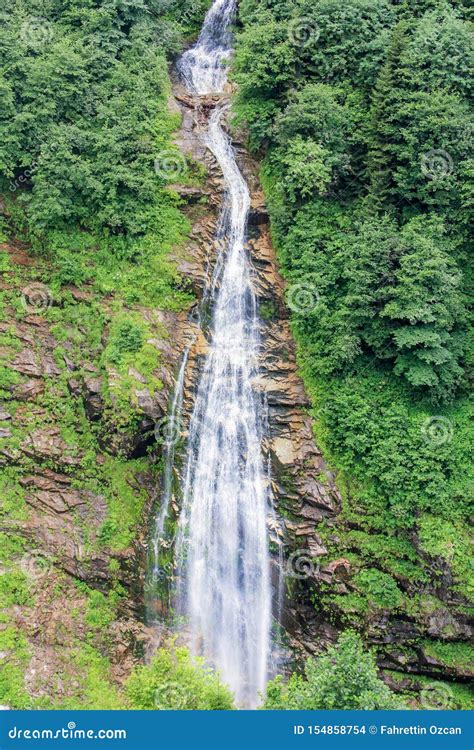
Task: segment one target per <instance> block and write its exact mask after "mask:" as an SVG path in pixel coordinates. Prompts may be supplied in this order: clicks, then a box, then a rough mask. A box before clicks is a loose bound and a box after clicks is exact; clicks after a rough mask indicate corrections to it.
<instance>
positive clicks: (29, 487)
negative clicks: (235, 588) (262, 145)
mask: <svg viewBox="0 0 474 750" xmlns="http://www.w3.org/2000/svg"><path fill="white" fill-rule="evenodd" d="M205 6H206V2H204V1H203V2H199V1H197V2H196V1H193V2H187V1H186V2H184V1H181V0H176V2H166V3H160V4H159V7H158V4H156V7H155V6H154V4H149V3H145V2H142V1H141V0H138V1H134V2H128V1H127V0H125V1H122V0H108V1H107V2H99V1H98V2H95V1H92V2H91V1H90V0H47V2H43V1H42V0H41V1H40V0H33V1H32V2H28V3H25V2H23V1H22V0H6V2H4V3H3V4H2V8H1V11H0V14H1V24H0V192H1V199H0V205H1V208H2V221H1V225H0V230H1V238H0V242H1V243H2V244H1V251H2V252H1V256H0V257H1V264H0V270H1V274H2V276H1V286H0V309H1V313H2V314H1V317H2V323H1V324H0V325H1V345H2V352H1V357H2V362H1V369H0V394H1V398H2V409H1V410H0V436H1V446H0V464H1V466H2V472H1V478H0V487H1V491H2V492H1V495H2V496H1V500H0V517H1V523H2V545H1V551H0V554H1V565H2V576H1V577H0V609H1V612H0V622H1V625H0V631H1V632H0V640H1V644H2V645H1V647H0V650H1V651H2V661H1V666H0V672H1V674H0V704H2V705H3V704H6V705H9V706H11V707H15V708H31V707H46V708H47V707H55V708H119V707H123V706H124V705H125V703H124V697H123V694H122V693H123V691H121V689H120V686H121V683H122V682H123V678H124V674H126V673H127V671H130V669H131V667H132V665H133V663H134V662H135V661H136V660H137V659H139V658H140V655H141V650H142V649H143V641H142V640H141V635H140V630H139V628H138V629H137V626H138V623H137V621H136V619H135V618H134V613H133V612H132V611H131V610H130V606H131V600H130V598H129V597H130V593H131V591H132V589H133V587H134V586H135V585H136V584H135V582H134V578H135V575H136V574H135V573H134V572H133V567H134V566H135V567H137V565H138V563H137V561H136V559H135V552H134V549H133V546H132V545H133V543H134V541H135V540H136V539H137V536H138V535H139V534H140V533H143V526H144V523H145V522H146V515H147V512H148V510H147V508H148V506H149V504H150V502H151V500H150V498H152V497H153V491H154V487H155V486H156V481H157V479H156V470H157V469H158V468H159V467H153V465H152V462H150V461H149V460H147V457H146V452H147V445H148V443H149V442H150V436H149V434H148V437H147V432H146V431H147V430H148V433H150V431H151V435H152V436H153V427H154V421H153V417H150V416H147V414H146V412H147V411H148V412H149V413H150V414H151V413H153V410H154V409H155V408H157V404H159V402H160V393H161V391H162V390H163V388H164V382H163V356H162V351H163V350H164V349H165V348H166V346H167V338H168V337H169V333H168V332H167V330H166V327H165V326H164V324H163V322H162V317H163V316H162V313H160V311H163V310H168V311H176V310H180V309H183V308H185V307H186V306H187V305H188V304H189V302H190V300H191V299H192V295H191V294H190V292H189V289H188V287H187V285H186V283H185V281H184V280H183V279H181V278H180V276H179V274H178V272H177V270H176V266H175V262H173V261H172V260H171V257H170V251H172V250H173V251H175V250H176V248H177V247H178V246H179V244H180V243H182V241H183V239H184V237H185V236H186V233H187V231H188V229H189V226H188V222H187V219H186V217H185V215H184V213H183V212H182V210H181V205H180V204H181V201H180V199H179V197H178V196H177V194H176V193H174V192H173V191H172V190H170V189H169V185H171V184H172V183H173V182H176V181H177V180H180V181H188V182H192V181H193V180H194V181H195V180H196V179H199V177H200V175H199V173H198V172H196V170H195V167H194V165H193V164H189V163H188V162H187V161H186V159H185V157H184V156H183V155H182V154H181V153H180V152H179V151H178V149H177V148H176V147H175V145H174V144H173V142H172V134H173V131H174V130H175V129H176V128H177V126H178V125H179V117H178V116H177V115H176V114H173V113H172V112H171V111H170V108H169V102H168V98H169V95H170V82H169V78H168V70H167V66H168V58H169V56H170V55H172V54H174V53H175V52H176V51H177V50H178V48H179V47H180V45H181V44H182V43H183V39H184V38H185V37H186V36H187V35H189V34H193V33H195V31H196V29H197V28H198V26H199V24H200V22H201V20H202V16H203V13H204V9H205ZM165 402H166V396H165V397H164V406H166V403H165ZM157 413H159V412H157ZM151 442H152V441H151ZM89 584H90V585H89ZM98 589H99V590H98ZM119 654H121V655H120V656H119ZM120 661H121V662H122V666H120V665H119V662H120ZM38 665H39V666H38Z"/></svg>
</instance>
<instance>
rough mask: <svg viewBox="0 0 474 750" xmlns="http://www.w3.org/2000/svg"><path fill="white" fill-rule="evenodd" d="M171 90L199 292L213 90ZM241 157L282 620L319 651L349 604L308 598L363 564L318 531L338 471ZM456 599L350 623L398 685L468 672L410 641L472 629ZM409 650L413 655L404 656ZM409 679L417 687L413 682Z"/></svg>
mask: <svg viewBox="0 0 474 750" xmlns="http://www.w3.org/2000/svg"><path fill="white" fill-rule="evenodd" d="M174 92H175V105H176V106H177V108H178V109H179V111H180V112H181V115H182V127H181V130H180V132H179V135H178V138H177V145H178V146H179V147H180V148H181V149H182V150H183V151H184V152H185V153H187V154H189V155H190V156H191V157H192V158H193V159H195V160H196V161H198V162H201V163H202V164H203V165H204V166H205V168H206V170H207V173H208V178H207V180H206V187H205V189H203V190H202V191H201V200H203V199H204V200H205V201H206V203H207V211H206V214H205V216H202V215H200V216H199V217H198V219H197V220H196V221H195V223H194V225H193V229H192V235H191V241H190V244H189V246H188V248H187V255H186V259H185V260H183V261H181V265H180V267H181V271H182V272H184V273H190V274H192V277H193V284H194V288H195V290H196V291H197V293H198V295H199V296H202V294H203V292H204V290H205V287H206V283H208V281H209V278H210V275H211V272H212V268H213V265H214V263H215V260H216V257H217V253H218V249H219V248H217V247H216V246H215V242H214V232H215V228H216V224H217V218H218V212H219V208H220V206H221V203H222V197H223V196H222V192H223V184H222V176H221V174H220V173H219V169H218V166H217V164H216V163H215V162H214V159H213V157H212V156H211V154H210V153H209V152H207V151H206V150H205V149H204V148H203V146H202V141H201V140H200V136H201V135H202V132H203V129H204V128H205V126H206V118H207V116H208V112H209V109H210V107H211V106H214V104H215V103H216V97H209V98H208V99H206V98H204V99H203V98H200V99H195V98H193V97H191V96H189V94H187V93H186V92H184V91H183V90H182V89H181V87H180V86H179V84H178V83H176V82H175V86H174ZM238 161H239V166H240V168H241V170H242V172H243V174H244V176H245V178H246V180H247V182H248V184H249V186H250V189H251V212H250V216H249V240H248V249H249V253H250V256H251V259H252V263H253V267H254V283H255V289H256V292H257V295H258V298H259V304H260V309H261V311H262V328H261V337H262V347H261V361H260V367H261V375H260V377H259V380H258V382H257V383H256V384H255V385H256V387H257V388H258V389H260V390H261V391H262V392H263V393H264V394H265V399H266V403H267V405H268V425H269V430H268V439H267V441H266V444H265V446H264V449H265V450H266V451H267V453H268V455H269V456H270V460H271V466H272V480H273V484H272V489H273V496H274V499H275V506H276V509H277V513H278V519H279V520H278V522H277V524H276V527H275V529H274V540H275V541H278V542H279V543H280V544H282V545H283V548H284V559H285V562H284V566H285V571H284V572H285V575H286V576H287V580H288V581H289V586H288V595H287V598H286V605H285V608H284V612H283V624H284V626H285V628H286V631H287V634H288V636H289V640H290V645H291V647H292V649H293V652H294V654H295V655H296V656H297V657H298V655H300V656H304V655H305V654H306V655H307V654H314V653H318V652H319V651H321V650H323V649H324V648H325V647H326V646H327V645H329V644H330V643H333V642H334V641H335V640H336V639H337V636H338V633H339V632H340V630H341V629H343V628H344V627H347V611H343V610H341V608H340V607H339V605H338V604H336V603H334V605H333V606H331V607H330V608H329V609H327V608H326V610H324V611H322V610H318V609H317V608H315V606H314V604H313V603H312V602H313V601H314V600H315V597H317V596H318V592H319V591H320V590H321V589H322V588H323V589H324V590H325V591H326V592H327V591H329V592H331V593H333V594H334V595H335V596H340V595H349V596H350V595H351V593H352V592H355V591H356V587H355V585H354V584H353V581H352V578H353V575H354V573H355V572H357V571H356V570H355V569H354V566H353V564H352V563H351V561H350V560H349V559H348V558H346V557H345V556H344V555H343V554H341V553H339V555H337V554H336V555H334V553H331V554H329V553H328V549H327V546H326V543H325V542H324V541H323V540H322V538H321V535H320V532H318V528H319V529H321V528H325V529H326V530H327V529H329V532H330V536H329V539H330V540H331V544H332V546H333V547H334V545H335V546H336V548H337V542H338V524H339V523H340V521H339V516H340V512H341V505H342V499H341V495H340V493H339V491H338V488H337V485H336V477H335V475H334V473H333V472H332V471H331V470H330V468H329V467H328V466H327V464H326V462H325V460H324V457H323V455H322V453H321V450H320V449H319V448H318V446H317V444H316V443H315V440H314V434H313V428H312V419H311V417H310V415H309V408H310V406H311V405H310V402H309V399H308V396H307V394H306V392H305V389H304V386H303V382H302V380H301V378H300V377H299V375H298V371H297V364H296V354H295V345H294V341H293V338H292V335H291V332H290V329H289V323H288V317H289V315H288V310H287V308H286V305H285V302H284V291H285V284H284V281H283V279H282V278H281V276H280V274H279V272H278V266H277V262H276V258H275V253H274V249H273V247H272V243H271V238H270V228H269V218H268V213H267V211H266V208H265V201H264V196H263V193H262V190H261V188H260V186H259V182H258V177H257V175H258V164H257V163H256V162H254V161H253V160H252V159H251V158H250V157H249V156H248V154H247V153H246V152H245V151H244V150H243V149H241V148H238ZM176 187H177V190H178V192H180V194H181V195H182V196H183V197H185V198H186V200H188V202H189V203H190V204H194V202H195V201H196V199H197V195H196V189H194V190H193V191H192V193H191V194H186V192H185V190H184V189H182V188H180V187H179V186H176ZM268 311H270V313H269V314H268ZM185 329H186V333H185V335H184V338H185V339H186V341H187V342H188V344H189V342H191V348H190V353H189V358H188V366H187V369H186V377H185V386H184V405H183V412H184V422H185V424H186V423H187V420H188V419H189V415H190V411H191V409H192V405H193V395H194V392H195V388H196V384H197V382H198V378H199V373H200V371H201V368H202V364H203V358H204V356H205V354H206V346H207V345H206V339H205V336H204V335H203V333H202V331H201V330H200V329H199V328H198V327H197V326H195V325H193V324H189V325H188V326H187V327H186V325H185ZM182 340H183V336H182ZM325 538H328V537H327V536H326V537H325ZM420 555H421V552H420ZM405 585H406V586H407V589H408V590H410V586H409V583H408V582H405ZM424 593H425V594H427V595H430V594H433V595H434V596H435V597H436V596H439V595H440V591H439V589H437V588H436V587H435V586H434V585H433V586H432V587H431V588H430V587H428V588H427V589H426V590H425V591H424ZM409 595H410V594H409ZM442 598H443V597H441V599H442ZM455 598H456V602H455V603H454V605H455V607H456V605H459V606H458V610H457V611H454V614H453V613H452V612H450V611H448V610H447V609H446V608H445V607H444V608H443V603H442V601H439V605H440V607H438V609H436V608H435V609H434V611H432V612H431V613H430V614H429V615H426V616H425V617H422V616H421V615H419V613H416V614H414V615H413V616H412V617H411V618H409V621H407V622H405V621H403V619H400V617H398V618H397V615H396V614H393V613H391V612H389V611H384V610H383V608H382V609H380V608H377V607H374V609H373V610H371V611H369V612H368V613H367V614H366V616H364V617H363V618H362V619H361V618H359V619H357V617H355V616H354V617H353V618H352V620H351V625H352V626H353V625H354V623H356V627H358V628H359V629H360V630H361V631H362V632H363V634H364V636H365V638H366V640H367V641H368V642H369V643H370V644H372V645H374V646H375V647H376V649H377V653H378V656H379V665H380V667H381V669H382V670H390V671H387V672H384V671H382V674H383V676H384V678H385V679H386V680H387V682H389V684H391V686H392V687H395V689H398V688H399V687H400V688H401V689H406V688H407V685H406V684H405V683H403V681H401V680H400V679H399V680H398V681H394V680H393V679H392V677H391V671H392V670H395V671H398V672H403V673H406V674H409V675H422V676H425V677H426V676H428V677H432V678H444V677H447V678H451V679H452V678H455V679H458V680H461V681H462V680H465V679H467V674H468V672H467V671H466V669H467V667H466V665H462V664H460V665H459V664H458V665H456V666H454V665H451V666H449V665H448V664H447V663H445V662H443V661H442V660H438V661H436V660H433V659H432V660H431V661H430V659H429V658H428V657H427V655H426V653H425V652H424V651H423V648H421V647H420V646H419V645H418V646H416V647H415V645H414V644H419V643H420V640H421V641H422V640H423V639H425V638H429V637H434V638H438V639H443V640H444V641H445V642H446V643H449V642H450V641H455V640H456V638H460V639H461V640H464V639H467V638H469V636H470V635H472V629H471V628H470V625H469V623H468V620H467V617H466V615H464V614H463V606H464V605H465V603H466V602H465V601H464V600H463V599H462V597H455ZM448 620H449V622H448ZM447 633H449V635H448V636H447V635H446V634H447ZM400 644H401V646H402V650H403V653H404V654H405V656H404V657H403V659H401V660H400V658H399V655H398V656H397V653H398V652H397V648H398V646H399V645H400ZM407 649H408V651H409V654H410V655H409V657H408V656H406V652H407ZM435 662H436V663H435ZM468 671H469V670H468ZM410 685H411V686H412V687H413V686H414V688H415V689H416V688H417V685H416V683H415V684H413V683H409V686H410ZM418 687H419V686H418Z"/></svg>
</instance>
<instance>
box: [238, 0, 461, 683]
mask: <svg viewBox="0 0 474 750" xmlns="http://www.w3.org/2000/svg"><path fill="white" fill-rule="evenodd" d="M470 13H471V11H470V10H469V8H468V3H465V2H462V1H461V2H447V1H446V0H426V2H416V1H415V0H405V2H402V3H399V2H395V1H393V2H391V1H390V0H376V1H375V2H374V0H348V2H344V3H342V4H341V3H340V2H338V1H337V0H316V1H315V0H301V1H300V0H298V2H297V1H296V0H282V2H277V3H276V2H273V0H259V1H258V2H257V0H242V2H241V4H240V15H239V18H240V25H241V29H240V32H239V34H238V38H237V45H236V46H237V51H236V58H235V64H234V71H233V78H234V80H235V82H236V83H237V85H238V88H237V93H236V97H235V103H234V113H235V122H236V125H238V124H243V125H244V126H245V127H246V129H247V132H248V134H249V142H250V146H251V148H252V149H253V150H254V151H255V152H256V153H257V154H259V156H260V157H261V158H262V172H261V176H262V181H263V184H264V188H265V192H266V196H267V202H268V206H269V210H270V218H271V226H272V234H273V239H274V242H275V245H276V248H277V251H278V257H279V260H280V263H281V265H282V269H283V273H284V275H285V277H286V279H287V285H288V288H287V300H288V306H289V308H290V311H291V321H292V327H293V332H294V335H295V338H296V340H297V343H298V349H299V364H300V370H301V372H302V374H303V377H304V380H305V383H306V387H307V390H308V392H309V394H310V396H311V398H312V403H313V409H312V413H313V416H314V424H315V433H316V437H317V441H318V443H319V445H320V447H321V448H323V449H324V452H325V455H326V457H327V458H328V459H329V460H330V461H331V462H332V464H333V466H334V467H335V468H336V469H337V470H338V484H339V487H340V490H341V492H342V494H343V508H342V512H341V514H340V515H339V516H338V517H337V519H336V520H335V521H334V522H326V523H322V524H320V525H319V526H318V533H320V535H321V538H322V539H323V542H324V545H325V547H326V548H327V550H328V556H327V557H325V558H322V559H321V560H320V562H321V565H325V564H326V563H327V562H330V561H331V560H334V559H336V558H340V557H341V556H344V557H345V558H346V559H347V560H348V562H349V563H350V566H351V569H352V576H351V578H350V581H349V582H348V584H347V586H348V588H347V586H345V587H342V588H345V589H346V590H345V591H341V592H339V593H335V591H334V587H333V586H329V585H325V584H324V583H320V584H319V585H318V587H317V588H316V589H315V590H314V592H313V600H314V605H315V607H316V608H317V610H318V611H319V612H320V613H321V614H322V615H324V616H325V617H326V618H328V619H330V620H332V621H333V622H334V624H336V625H338V626H340V625H341V623H342V624H346V625H348V624H349V625H355V626H357V627H358V628H359V629H361V630H362V631H363V632H365V633H366V634H368V635H369V636H370V637H372V638H373V639H374V640H375V641H377V640H378V639H379V638H382V640H384V642H385V643H386V644H387V645H386V646H380V647H379V659H382V660H383V658H384V655H385V654H386V652H387V651H389V650H390V637H391V636H390V622H391V620H390V618H392V619H393V620H394V621H395V620H397V618H398V619H399V620H402V622H403V621H404V620H405V621H406V619H407V618H408V620H409V621H410V622H411V623H413V625H411V626H410V628H408V632H407V633H406V635H405V636H404V644H405V646H404V647H406V649H407V654H406V655H404V656H403V658H402V657H401V656H400V668H401V669H403V664H407V663H410V664H412V666H413V665H414V663H415V662H416V660H417V657H416V656H415V654H416V653H417V654H420V653H424V654H425V657H423V659H425V658H428V657H427V653H426V651H423V649H426V648H428V650H429V644H432V646H433V647H437V646H438V644H439V645H440V646H442V645H443V644H444V642H445V641H446V643H447V645H449V643H450V642H452V641H454V643H453V644H452V645H453V647H456V646H459V647H462V648H464V644H463V643H462V642H461V643H459V642H458V643H457V644H456V643H455V642H456V640H457V638H461V641H462V639H463V637H465V635H464V634H463V633H462V627H463V626H462V623H463V622H464V623H465V622H466V617H467V615H468V607H469V600H468V597H469V596H472V571H471V569H470V566H469V563H468V560H469V557H470V553H469V545H470V542H469V534H468V527H467V521H468V515H469V507H470V503H471V500H472V486H473V484H472V473H471V472H472V466H471V463H470V457H469V445H470V443H471V441H472V408H471V406H470V405H469V402H468V389H469V385H470V370H469V364H470V360H471V354H470V350H469V348H468V340H469V339H468V330H469V311H468V307H467V303H468V290H469V285H470V281H471V278H472V271H471V266H470V264H469V258H470V254H469V251H470V244H469V232H468V227H469V222H470V220H471V219H472V205H473V204H472V196H471V192H470V191H471V188H470V184H471V183H470V176H472V164H473V162H472V150H471V148H472V133H473V117H472V109H470V104H469V95H470V93H471V92H470V77H469V66H470V63H469V61H470V60H471V59H472V24H471V23H470ZM414 599H416V601H417V602H418V604H417V606H414V605H413V603H414ZM387 616H388V617H389V619H388V620H385V625H384V626H383V625H382V624H381V623H382V622H383V621H384V618H385V617H387ZM456 620H457V621H458V622H460V623H461V632H460V631H459V630H458V629H457V627H458V626H457V625H455V621H456ZM434 623H439V624H434ZM400 627H401V626H400ZM382 631H384V632H382ZM433 636H435V637H433ZM436 638H438V639H442V640H441V641H438V640H436ZM394 641H395V642H397V643H398V636H395V637H394ZM379 642H380V641H379ZM398 645H399V646H400V645H401V644H400V643H398ZM436 651H437V658H436V666H434V667H431V668H430V669H431V671H432V674H442V673H443V672H442V670H443V669H444V670H445V673H448V674H451V675H452V674H456V668H454V667H453V665H452V664H451V665H449V664H448V660H447V659H446V658H445V657H446V654H444V655H443V649H442V648H436ZM423 663H425V665H426V663H427V662H426V661H425V662H423ZM425 668H426V667H425ZM415 671H416V668H415ZM429 671H430V670H429V669H428V672H429ZM457 674H458V676H462V677H463V678H464V679H465V678H466V673H465V672H464V669H463V668H462V667H459V668H458V670H457Z"/></svg>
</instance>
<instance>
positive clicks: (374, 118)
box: [368, 21, 409, 206]
mask: <svg viewBox="0 0 474 750" xmlns="http://www.w3.org/2000/svg"><path fill="white" fill-rule="evenodd" d="M408 33H409V23H408V22H407V21H400V22H399V23H398V24H397V26H396V27H395V29H394V30H393V33H392V38H391V42H390V46H389V48H388V50H387V56H386V60H385V63H384V65H383V67H382V69H381V71H380V74H379V76H378V78H377V81H376V84H375V86H374V89H373V92H372V107H371V111H370V126H369V138H368V144H369V154H368V169H369V176H370V182H371V186H370V193H371V198H372V200H373V201H374V203H375V204H376V205H377V206H382V205H383V204H384V203H386V202H387V201H388V199H390V198H393V194H394V176H395V174H396V171H397V160H398V156H399V153H400V142H401V138H400V120H399V108H400V98H401V96H402V92H403V90H404V87H405V79H404V73H403V70H402V68H401V59H402V55H403V52H404V50H405V49H406V47H407V45H408Z"/></svg>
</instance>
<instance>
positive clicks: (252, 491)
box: [177, 0, 271, 706]
mask: <svg viewBox="0 0 474 750" xmlns="http://www.w3.org/2000/svg"><path fill="white" fill-rule="evenodd" d="M234 11H235V0H216V2H214V4H213V6H212V7H211V9H210V10H209V12H208V14H207V16H206V19H205V22H204V26H203V30H202V32H201V35H200V37H199V40H198V42H197V44H196V45H195V46H194V47H193V48H192V49H191V50H189V51H188V52H186V53H185V54H184V55H183V56H182V58H181V60H180V63H179V65H178V67H179V70H180V73H181V76H182V78H183V80H184V82H185V83H186V85H187V87H188V89H189V90H190V91H191V92H192V93H196V94H201V95H202V94H208V93H215V92H220V91H222V90H223V88H224V86H225V82H226V80H227V70H226V67H225V65H224V62H225V60H226V59H227V58H228V56H229V54H230V51H231V48H230V45H231V38H230V34H229V27H230V24H231V23H232V20H233V16H234ZM224 112H225V104H224V105H219V106H217V107H216V108H215V109H214V111H213V113H212V115H211V117H210V119H209V124H208V129H207V133H206V144H207V146H208V148H209V149H210V151H211V152H212V153H213V154H214V156H215V158H216V160H217V162H218V163H219V165H220V168H221V170H222V174H223V176H224V181H225V186H226V202H225V206H224V209H223V213H222V216H221V228H220V236H221V238H222V240H223V241H222V242H221V243H220V244H221V248H222V249H221V252H222V259H221V260H222V263H218V264H217V268H218V270H217V271H216V274H217V276H218V278H217V279H214V282H215V284H214V290H215V291H214V296H213V303H214V309H213V319H212V325H211V333H210V342H209V351H208V354H207V357H206V361H205V365H204V369H203V373H202V376H201V380H200V384H199V387H198V392H197V396H196V402H195V406H194V411H193V414H192V417H191V423H190V428H189V439H188V446H187V456H186V469H185V474H184V486H183V504H182V511H181V517H180V523H179V532H178V539H177V558H178V602H177V603H178V607H179V608H180V609H181V611H182V612H183V613H184V614H185V615H186V618H187V622H188V632H189V638H190V645H191V647H192V650H193V652H194V653H195V654H202V655H204V656H205V657H206V658H207V659H208V660H209V661H210V662H211V663H213V664H214V665H215V666H216V667H217V668H218V670H219V672H220V675H221V678H222V680H223V681H224V682H226V683H227V684H228V685H229V686H230V687H231V689H232V690H233V692H234V694H235V697H236V700H237V702H238V704H239V705H241V706H255V705H257V703H258V700H259V692H261V691H263V690H264V688H265V683H266V680H267V673H268V663H269V657H270V645H271V638H270V628H271V582H270V557H269V537H268V530H267V518H268V515H269V513H270V497H269V492H270V490H269V481H268V477H267V473H266V471H265V465H264V460H263V456H262V449H261V441H262V424H263V419H262V414H261V399H260V396H259V394H258V393H256V392H255V390H254V387H253V381H254V380H255V378H256V377H257V375H258V362H257V359H258V352H259V331H258V317H257V304H256V298H255V293H254V291H253V289H252V284H251V266H250V260H249V257H248V255H247V252H246V248H245V240H246V225H247V217H248V212H249V207H250V196H249V190H248V187H247V185H246V182H245V180H244V179H243V177H242V175H241V173H240V171H239V168H238V166H237V163H236V160H235V156H234V152H233V149H232V145H231V143H230V140H229V138H228V137H227V135H226V134H225V132H224V130H223V128H222V126H221V120H222V117H223V114H224Z"/></svg>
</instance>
